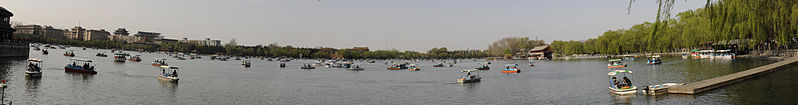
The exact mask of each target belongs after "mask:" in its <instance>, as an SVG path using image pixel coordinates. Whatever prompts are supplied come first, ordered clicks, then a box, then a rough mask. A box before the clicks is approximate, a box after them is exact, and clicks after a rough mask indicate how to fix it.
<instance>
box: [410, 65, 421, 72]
mask: <svg viewBox="0 0 798 105" xmlns="http://www.w3.org/2000/svg"><path fill="white" fill-rule="evenodd" d="M407 70H410V71H421V68H418V67H416V64H410V67H408V68H407Z"/></svg>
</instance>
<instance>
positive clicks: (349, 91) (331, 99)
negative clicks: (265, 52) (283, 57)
mask: <svg viewBox="0 0 798 105" xmlns="http://www.w3.org/2000/svg"><path fill="white" fill-rule="evenodd" d="M70 49H71V50H75V54H76V55H77V56H76V57H78V58H87V59H92V60H94V62H95V64H96V67H95V68H96V70H97V72H98V73H97V74H94V75H90V74H76V73H68V72H64V68H63V67H64V66H65V65H66V64H68V63H71V62H69V60H68V59H69V58H70V57H65V56H62V54H63V53H64V51H66V50H70ZM48 50H49V52H50V54H49V55H42V54H41V53H40V52H39V51H31V54H30V57H31V58H41V59H43V60H44V61H45V62H44V70H43V77H42V78H26V76H25V73H24V70H25V67H26V65H27V62H26V61H24V60H6V61H2V62H0V78H3V79H6V80H7V81H8V84H9V87H8V88H7V89H6V93H5V95H6V100H8V101H13V102H14V104H23V105H29V104H105V105H108V104H422V105H439V104H501V105H508V104H798V101H797V100H795V98H796V97H798V91H796V90H792V89H791V88H792V87H796V86H798V82H795V81H794V80H798V76H796V73H798V71H796V70H798V68H796V67H792V68H789V69H786V70H779V71H776V72H773V73H770V74H766V75H763V76H760V77H757V78H754V79H750V80H747V81H743V82H740V83H736V84H733V85H729V86H725V87H722V88H719V89H715V90H712V91H708V92H704V93H701V94H696V95H675V94H671V95H658V96H647V95H642V94H640V93H641V92H638V95H632V96H615V95H612V94H611V93H609V90H608V89H607V81H608V79H609V77H608V76H607V72H609V70H608V69H607V68H606V65H607V59H589V60H552V61H534V62H535V63H534V64H535V66H534V67H529V66H527V65H528V64H529V63H528V61H525V60H499V61H492V63H493V64H491V65H490V67H491V70H487V71H480V72H479V74H480V76H481V77H482V81H481V82H478V83H465V84H461V83H456V82H455V81H456V79H457V78H458V77H459V76H461V75H462V74H461V70H465V69H471V68H475V67H478V66H480V63H483V62H485V60H481V59H479V60H474V59H462V60H461V61H460V62H458V63H457V64H454V67H432V65H433V64H436V63H437V62H438V61H434V62H433V61H419V62H410V63H413V64H418V65H419V67H420V68H421V69H422V70H421V71H407V70H395V71H389V70H386V68H387V67H389V66H391V65H385V62H391V61H390V60H385V61H377V63H367V62H360V61H355V63H356V64H360V65H361V67H364V68H365V69H366V70H364V71H349V70H345V69H342V68H324V67H317V68H316V69H312V70H300V69H299V66H300V65H302V63H309V62H313V61H314V60H294V61H291V62H288V63H286V64H287V67H286V68H279V67H278V66H279V62H273V61H265V60H260V59H257V60H256V59H253V60H252V63H253V64H252V67H250V68H245V67H243V66H241V65H240V64H241V61H238V60H234V59H231V60H230V61H218V60H209V57H208V56H204V57H203V58H202V59H194V60H176V59H174V58H171V57H169V56H168V55H166V54H156V53H139V52H129V51H128V52H126V53H130V54H131V55H142V59H143V61H141V62H124V63H117V62H112V56H113V55H109V57H96V56H94V54H96V53H97V52H100V51H105V52H106V54H111V53H110V50H94V49H87V50H80V49H79V48H78V47H72V48H67V49H66V50H65V49H48ZM155 58H167V62H168V63H169V64H170V65H171V66H178V67H181V69H180V70H181V71H180V72H179V74H180V78H181V80H180V82H179V83H169V82H161V81H158V80H157V79H156V78H155V75H156V74H159V73H160V70H159V69H158V68H156V67H154V66H151V65H150V62H152V61H153V60H154V59H155ZM451 61H452V60H448V62H451ZM393 62H405V61H400V60H393ZM663 62H664V63H663V64H660V65H648V64H645V58H637V60H634V61H626V62H625V63H627V64H629V67H628V68H629V69H631V70H632V71H634V73H633V75H632V76H631V79H632V80H633V83H634V85H636V86H639V87H642V86H645V85H651V84H655V83H665V82H686V83H691V82H696V81H700V80H704V79H709V78H714V77H719V76H722V75H726V74H731V73H734V72H739V71H743V70H746V69H750V68H754V67H758V66H762V65H766V64H769V63H772V62H773V61H767V60H761V59H747V58H737V59H734V60H710V59H699V60H695V59H682V58H681V57H665V58H664V59H663ZM504 64H519V66H520V68H521V69H523V71H522V72H521V73H519V74H505V73H500V72H499V71H501V69H503V68H504Z"/></svg>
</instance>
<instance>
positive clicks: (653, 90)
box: [643, 83, 684, 95]
mask: <svg viewBox="0 0 798 105" xmlns="http://www.w3.org/2000/svg"><path fill="white" fill-rule="evenodd" d="M679 85H684V83H664V84H659V85H651V86H646V87H643V94H648V95H657V94H662V93H667V92H668V88H670V87H672V86H679Z"/></svg>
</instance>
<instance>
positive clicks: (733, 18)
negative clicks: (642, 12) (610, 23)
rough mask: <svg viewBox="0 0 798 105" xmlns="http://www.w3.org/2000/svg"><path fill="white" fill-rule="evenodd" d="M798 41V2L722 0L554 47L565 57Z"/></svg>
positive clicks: (744, 48) (743, 47)
mask: <svg viewBox="0 0 798 105" xmlns="http://www.w3.org/2000/svg"><path fill="white" fill-rule="evenodd" d="M658 16H660V15H658ZM665 16H669V15H665ZM658 20H659V17H658ZM796 37H798V1H796V0H719V1H713V2H709V1H708V2H707V5H706V6H705V7H704V8H699V9H695V10H688V11H685V12H681V13H678V14H677V15H676V17H675V18H663V20H662V21H657V22H655V23H650V22H644V23H642V24H637V25H634V26H632V27H631V28H629V29H618V30H609V31H606V32H604V33H603V34H602V35H600V36H599V37H597V38H591V39H587V40H581V41H573V40H571V41H553V42H552V43H551V46H552V48H553V50H554V51H555V52H556V53H558V54H565V55H570V54H626V53H651V52H670V51H685V50H687V49H696V48H699V47H702V46H700V45H699V43H705V42H714V44H715V45H714V47H715V48H718V49H724V47H728V46H732V45H733V46H735V48H736V50H738V51H747V50H757V49H764V48H772V47H775V48H782V47H787V46H788V45H790V43H791V42H795V39H796ZM737 46H739V47H737Z"/></svg>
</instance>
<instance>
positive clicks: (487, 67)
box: [474, 64, 490, 70]
mask: <svg viewBox="0 0 798 105" xmlns="http://www.w3.org/2000/svg"><path fill="white" fill-rule="evenodd" d="M474 69H477V70H490V67H489V66H488V65H487V64H486V65H482V66H479V67H477V68H474Z"/></svg>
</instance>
